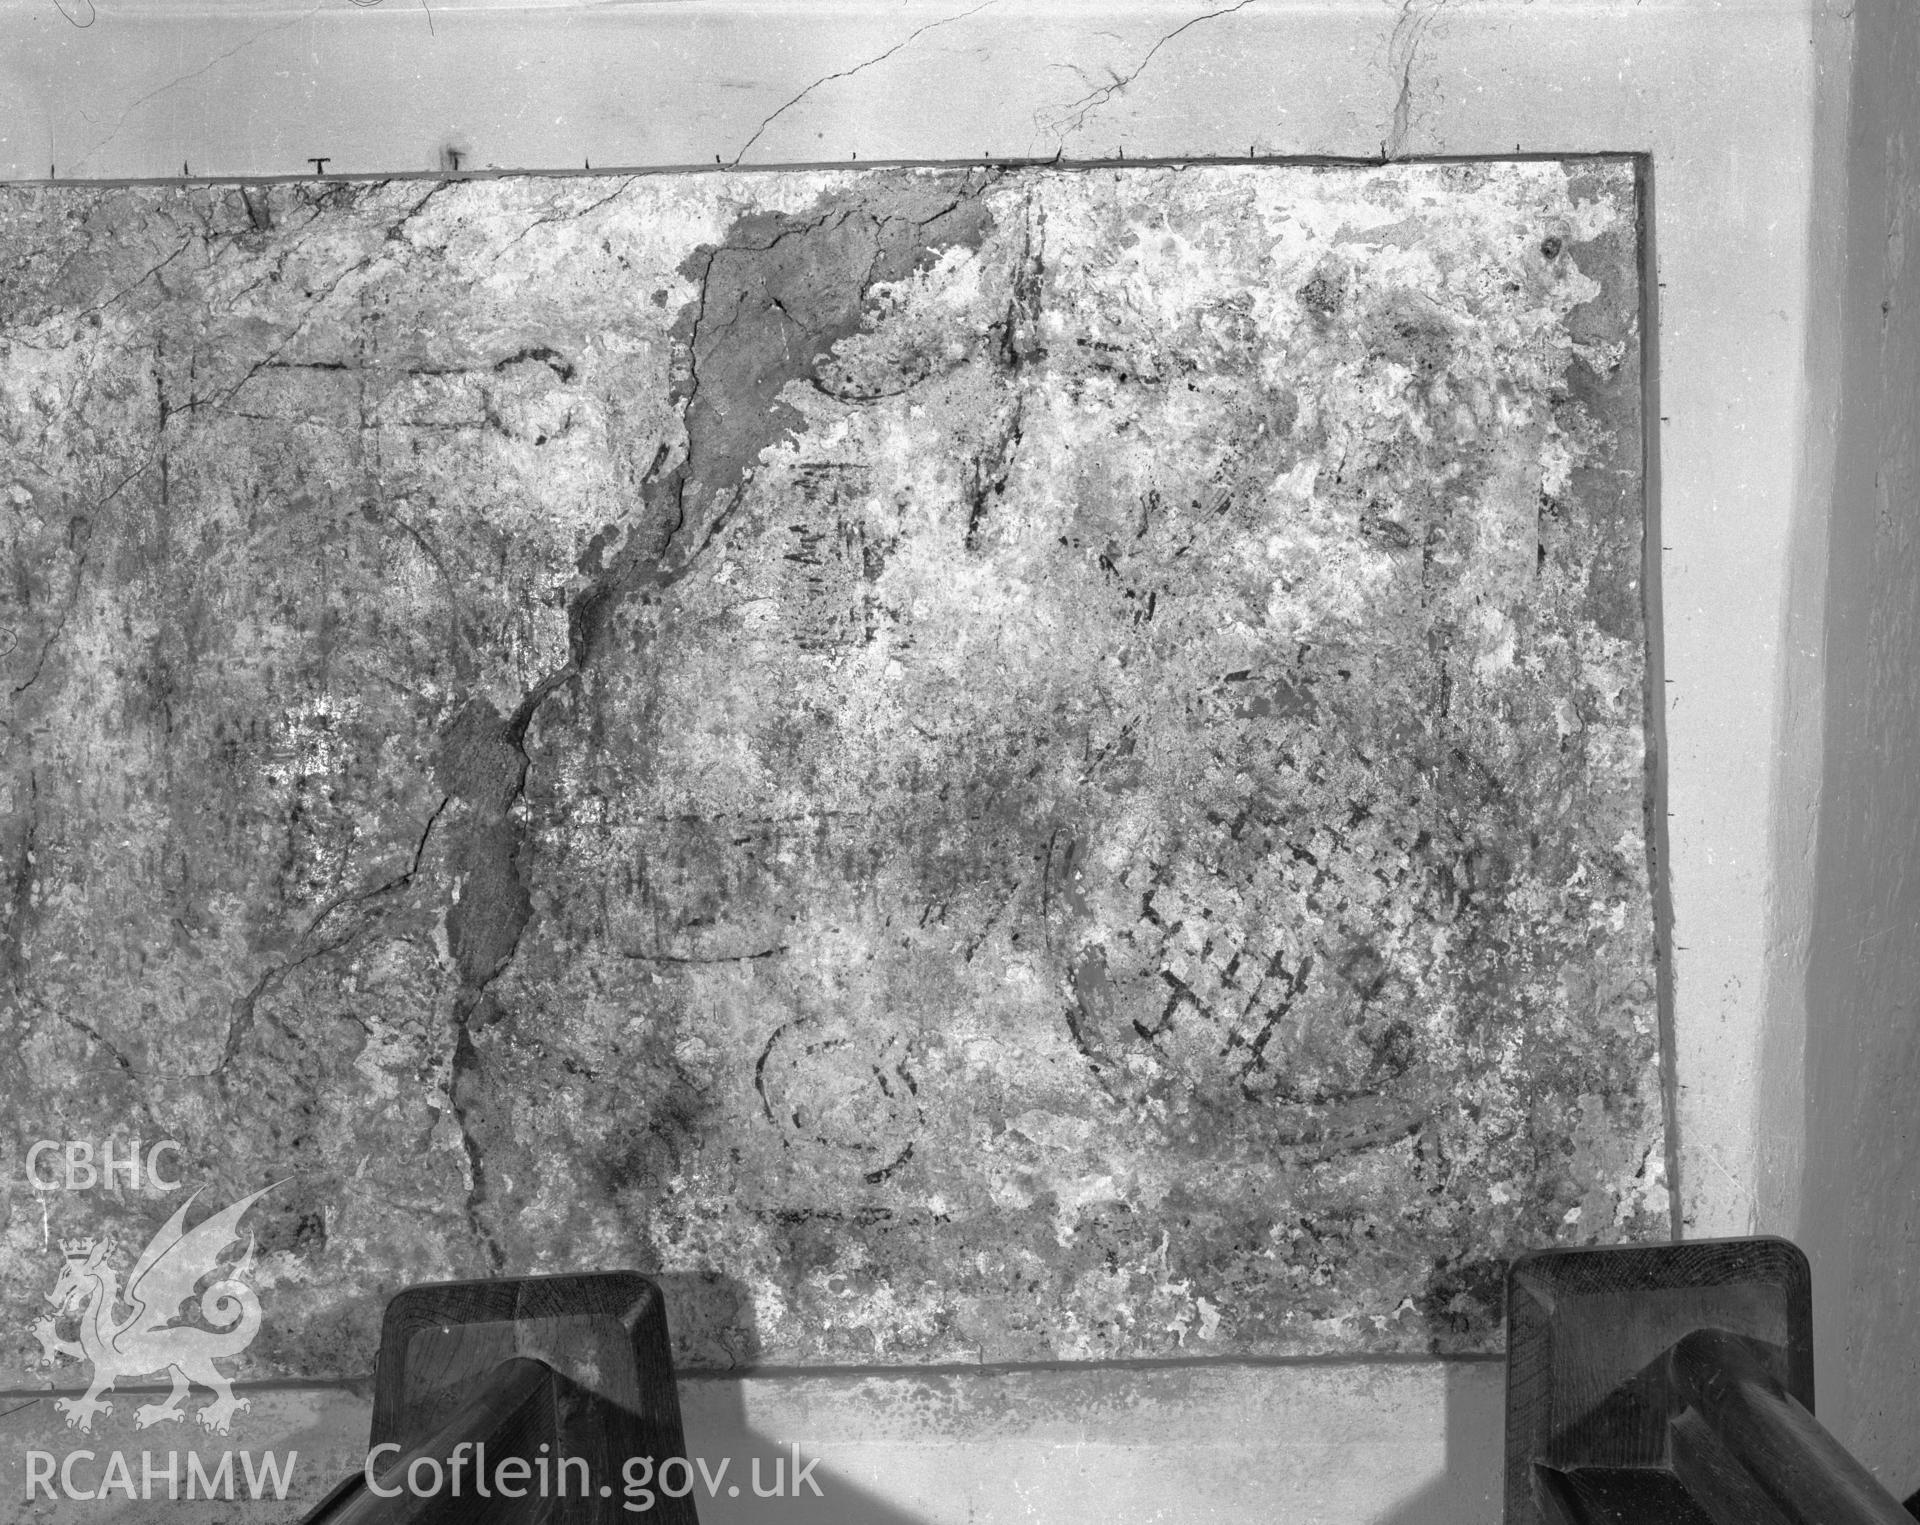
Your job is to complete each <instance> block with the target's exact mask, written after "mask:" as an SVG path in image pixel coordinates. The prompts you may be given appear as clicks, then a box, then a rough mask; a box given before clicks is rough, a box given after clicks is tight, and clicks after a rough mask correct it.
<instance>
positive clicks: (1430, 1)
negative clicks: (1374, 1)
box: [1380, 0, 1451, 159]
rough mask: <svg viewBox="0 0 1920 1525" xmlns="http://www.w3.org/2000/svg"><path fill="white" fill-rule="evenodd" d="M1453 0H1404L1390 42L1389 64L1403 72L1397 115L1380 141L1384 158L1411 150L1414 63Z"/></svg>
mask: <svg viewBox="0 0 1920 1525" xmlns="http://www.w3.org/2000/svg"><path fill="white" fill-rule="evenodd" d="M1450 3H1451V0H1400V15H1399V17H1398V19H1397V20H1396V21H1395V22H1394V24H1393V34H1392V36H1391V37H1390V38H1389V39H1388V42H1387V67H1388V69H1389V71H1390V72H1392V73H1394V74H1397V75H1399V77H1400V89H1399V93H1398V94H1397V95H1396V96H1395V97H1394V102H1393V114H1392V116H1391V117H1390V119H1389V121H1388V125H1387V135H1386V137H1385V138H1383V139H1382V140H1381V142H1380V157H1381V158H1382V159H1398V158H1400V157H1401V156H1402V155H1404V154H1405V153H1406V151H1407V136H1408V134H1409V133H1410V132H1411V131H1412V128H1413V66H1414V64H1415V63H1416V62H1417V61H1418V60H1419V57H1420V45H1421V44H1422V43H1423V42H1425V41H1426V36H1427V32H1428V29H1429V28H1431V27H1432V25H1433V23H1434V20H1435V18H1437V17H1438V16H1439V14H1440V13H1441V12H1442V11H1443V10H1445V9H1446V8H1447V6H1448V5H1449V4H1450Z"/></svg>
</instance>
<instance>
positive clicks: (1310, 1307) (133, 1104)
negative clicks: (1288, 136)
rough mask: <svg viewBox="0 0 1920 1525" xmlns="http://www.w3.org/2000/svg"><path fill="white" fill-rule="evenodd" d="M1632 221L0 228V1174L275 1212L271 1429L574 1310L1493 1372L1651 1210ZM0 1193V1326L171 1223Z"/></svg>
mask: <svg viewBox="0 0 1920 1525" xmlns="http://www.w3.org/2000/svg"><path fill="white" fill-rule="evenodd" d="M1636 208H1637V200H1636V184H1635V173H1634V170H1633V167H1632V162H1631V161H1628V160H1621V159H1608V160H1583V161H1569V162H1565V163H1552V162H1543V163H1510V164H1481V165H1455V166H1433V165H1428V166H1406V165H1396V166H1387V167H1381V168H1372V169H1339V170H1335V169H1308V168H1282V167H1276V166H1247V165H1241V166H1232V167H1227V166H1203V165H1190V166H1186V167H1157V168H1133V169H1103V170H1098V171H1090V170H1069V169H1051V170H1050V169H1043V168H1029V169H1023V170H1004V171H1002V170H984V169H975V170H961V169H955V170H941V171H898V170H893V171H874V172H810V173H782V174H769V175H756V176H723V175H712V176H704V175H693V176H662V177H645V176H639V177H621V178H614V179H607V178H581V179H578V180H525V179H505V180H493V181H484V182H481V181H459V180H449V181H429V182H386V183H335V184H325V183H313V184H298V185H289V184H280V185H273V186H264V185H255V186H248V187H246V188H241V187H237V186H231V185H228V186H205V187H193V188H157V187H137V188H122V189H86V190H81V189H71V188H58V189H25V188H22V189H15V190H11V191H9V192H8V193H7V215H6V217H5V219H4V230H3V231H0V238H4V240H5V243H6V248H5V250H4V269H5V271H6V275H5V277H4V279H5V280H6V281H7V283H8V287H9V291H8V312H9V318H8V322H7V326H6V328H5V330H4V343H5V346H6V348H5V351H4V360H0V418H4V421H5V427H6V428H7V430H8V433H9V439H8V458H9V462H10V465H9V468H8V469H9V475H8V479H7V482H6V484H5V491H6V493H7V499H6V503H5V505H4V509H5V513H6V524H7V533H8V537H9V541H10V545H9V557H10V563H11V566H12V568H13V574H12V583H11V587H10V589H9V600H10V602H9V608H8V611H7V619H8V624H9V627H10V629H11V631H12V640H13V646H12V650H11V653H10V655H9V656H8V657H7V662H8V670H9V674H10V678H9V681H10V686H11V687H12V689H13V690H14V694H13V699H14V709H13V714H12V720H11V728H10V730H9V732H8V735H7V745H8V753H7V769H6V780H7V784H8V787H9V788H10V789H11V791H12V798H11V806H12V809H11V811H10V814H9V817H8V819H9V820H10V821H11V822H12V823H13V824H12V826H11V827H10V836H9V839H8V841H7V843H6V844H5V853H6V861H7V862H8V863H9V864H11V865H12V884H13V898H12V904H11V910H10V919H9V922H8V933H7V935H8V937H9V939H10V948H11V952H12V955H13V959H14V967H15V969H16V970H17V975H16V992H17V997H16V1000H15V1002H14V1003H13V1004H12V1005H11V1006H10V1007H9V1009H8V1017H7V1020H8V1021H9V1022H10V1023H11V1024H12V1026H11V1031H12V1034H13V1037H14V1041H15V1043H16V1044H17V1047H18V1053H19V1056H20V1057H19V1064H18V1066H17V1068H16V1069H15V1070H14V1071H13V1072H12V1073H11V1074H10V1075H9V1076H8V1078H7V1079H6V1081H5V1082H4V1083H5V1084H6V1085H7V1086H8V1087H9V1088H10V1092H11V1095H10V1103H11V1105H10V1108H9V1112H10V1115H11V1116H12V1117H14V1118H15V1119H16V1120H17V1121H16V1123H15V1136H14V1138H13V1140H12V1142H13V1144H14V1145H15V1146H16V1148H17V1150H19V1151H24V1150H25V1148H26V1147H27V1146H28V1145H29V1144H30V1142H31V1141H32V1140H33V1139H35V1138H38V1137H42V1136H50V1137H61V1138H95V1139H102V1138H106V1137H109V1136H113V1137H116V1138H120V1139H122V1140H124V1138H125V1137H127V1136H129V1135H131V1134H135V1133H138V1134H140V1135H141V1136H142V1137H143V1138H145V1139H147V1140H149V1141H151V1140H153V1139H156V1138H159V1137H171V1138H177V1139H180V1140H182V1141H183V1143H184V1145H185V1150H184V1158H183V1161H182V1169H183V1171H184V1174H185V1176H186V1177H187V1178H188V1180H189V1182H190V1184H191V1185H193V1186H199V1185H202V1184H205V1185H206V1186H207V1187H208V1188H209V1192H210V1195H209V1197H208V1202H209V1203H212V1202H215V1201H221V1202H224V1201H226V1200H231V1199H232V1198H234V1197H237V1196H239V1195H241V1194H242V1193H244V1192H247V1191H251V1190H254V1189H256V1188H259V1187H261V1186H264V1185H266V1184H267V1183H268V1182H277V1183H280V1184H277V1185H275V1186H274V1187H273V1189H272V1190H271V1191H270V1192H269V1193H268V1195H267V1197H266V1198H263V1199H262V1201H261V1203H260V1204H259V1206H258V1207H257V1208H256V1209H255V1210H254V1213H255V1216H254V1218H253V1219H251V1220H250V1223H251V1224H252V1225H253V1232H254V1234H255V1242H254V1246H253V1249H252V1251H251V1252H250V1257H251V1258H250V1262H249V1270H250V1272H251V1273H252V1274H253V1276H254V1278H255V1280H256V1282H257V1284H258V1285H259V1286H260V1287H261V1288H262V1289H263V1293H262V1295H263V1296H265V1295H266V1294H267V1290H268V1289H270V1291H271V1299H272V1303H273V1307H274V1310H275V1316H274V1317H273V1319H271V1320H270V1321H269V1322H268V1324H267V1326H266V1327H265V1329H264V1330H263V1332H262V1334H261V1335H260V1337H259V1339H258V1340H257V1341H256V1342H255V1343H254V1344H253V1345H252V1347H251V1349H250V1350H249V1351H248V1352H247V1354H246V1356H245V1360H246V1362H248V1363H251V1366H252V1369H255V1370H258V1371H262V1372H284V1373H297V1374H320V1373H326V1372H336V1371H339V1372H353V1371H362V1370H365V1369H366V1367H367V1366H368V1365H369V1363H370V1359H371V1354H372V1343H373V1338H374V1331H375V1326H376V1322H377V1318H378V1313H379V1309H380V1307H381V1306H382V1304H383V1302H384V1300H385V1298H386V1296H387V1295H389V1294H390V1293H391V1292H392V1291H394V1290H396V1289H397V1288H398V1287H399V1286H401V1285H404V1284H406V1283H409V1282H413V1281H418V1280H422V1279H429V1278H434V1277H445V1276H458V1275H475V1274H488V1273H499V1272H509V1273H517V1272H531V1271H542V1270H549V1269H559V1268H563V1267H577V1266H580V1265H614V1264H635V1265H639V1266H641V1267H642V1268H660V1269H664V1270H666V1271H670V1272H674V1273H681V1277H682V1279H681V1281H680V1282H679V1283H678V1285H679V1286H680V1287H681V1289H682V1290H681V1292H680V1293H679V1294H678V1295H680V1296H681V1299H682V1300H681V1305H680V1306H679V1308H678V1309H677V1310H676V1337H677V1338H678V1340H679V1341H680V1347H681V1355H682V1357H683V1359H685V1360H687V1361H688V1362H689V1363H692V1364H727V1363H729V1362H732V1361H737V1360H742V1359H750V1358H755V1357H758V1358H761V1359H775V1360H794V1361H823V1360H825V1361H832V1360H884V1361H914V1360H928V1359H980V1358H986V1359H1022V1358H1052V1357H1096V1356H1134V1355H1149V1354H1168V1353H1180V1352H1186V1353H1221V1354H1246V1353H1278V1352H1296V1351H1324V1352H1359V1351H1369V1350H1397V1351H1416V1350H1427V1349H1436V1348H1438V1349H1483V1348H1489V1347H1491V1346H1492V1345H1494V1344H1495V1343H1496V1342H1497V1338H1498V1331H1499V1306H1498V1296H1499V1294H1498V1287H1499V1284H1500V1276H1501V1272H1502V1269H1503V1267H1504V1263H1505V1259H1506V1257H1507V1256H1508V1254H1509V1253H1510V1252H1511V1250H1512V1249H1513V1248H1515V1247H1517V1246H1522V1245H1525V1246H1532V1245H1537V1244H1540V1243H1544V1242H1588V1241H1592V1240H1595V1239H1600V1240H1605V1239H1612V1238H1619V1237H1632V1236H1645V1235H1650V1234H1658V1233H1662V1232H1664V1228H1665V1223H1666V1212H1667V1201H1666V1192H1665V1185H1664V1182H1663V1180H1662V1175H1661V1161H1662V1158H1663V1149H1662V1130H1661V1125H1660V1107H1659V1101H1658V1077H1657V1073H1656V1062H1655V1052H1656V1037H1655V1026H1656V1019H1655V1012H1654V999H1653V967H1654V965H1653V943H1652V913H1651V908H1650V901H1649V891H1648V878H1647V857H1646V848H1645V822H1646V785H1647V774H1646V764H1645V752H1644V749H1643V743H1642V727H1643V717H1644V713H1645V709H1644V706H1645V691H1644V685H1645V682H1646V671H1645V664H1644V635H1645V632H1644V629H1643V624H1642V613H1641V589H1640V584H1639V578H1640V567H1641V557H1642V545H1641V533H1642V524H1643V517H1642V503H1643V498H1642V490H1641V482H1640V477H1639V470H1640V460H1641V445H1640V428H1641V420H1640V405H1641V394H1640V351H1639V345H1640V335H1639V330H1638V321H1639V299H1640V292H1639V286H1638V280H1639V277H1638V246H1639V242H1638V234H1639V230H1638V225H1637V212H1636ZM14 1158H15V1160H16V1161H17V1160H18V1159H19V1154H18V1153H16V1154H15V1156H14ZM9 1177H10V1179H9V1185H8V1187H7V1190H8V1191H9V1193H10V1196H9V1198H8V1206H9V1218H8V1224H7V1228H6V1235H7V1238H6V1242H5V1243H6V1251H5V1260H4V1262H0V1277H4V1282H5V1285H6V1287H7V1288H8V1291H7V1298H8V1300H9V1305H13V1306H26V1305H27V1304H28V1303H29V1302H30V1301H31V1300H32V1299H34V1298H36V1297H37V1296H38V1295H39V1293H40V1291H41V1290H43V1284H45V1283H47V1282H48V1281H49V1280H50V1277H51V1273H52V1270H53V1269H55V1265H54V1262H56V1261H57V1259H58V1254H57V1247H56V1246H54V1245H53V1243H52V1238H53V1237H59V1238H64V1237H68V1236H74V1235H82V1234H88V1235H102V1234H107V1235H111V1236H113V1237H114V1239H115V1241H116V1242H117V1243H124V1244H127V1245H129V1246H134V1245H138V1244H140V1243H144V1242H145V1241H146V1237H147V1236H149V1235H151V1234H152V1233H153V1231H154V1230H155V1229H157V1228H158V1227H159V1225H160V1223H161V1221H162V1220H163V1219H164V1218H165V1217H166V1215H167V1213H168V1212H169V1211H171V1209H172V1207H173V1206H174V1205H175V1202H176V1199H173V1198H167V1197H164V1196H163V1195H157V1194H153V1193H146V1194H141V1193H127V1192H113V1193H102V1192H93V1193H84V1192H82V1193H75V1194H69V1195H63V1196H60V1197H58V1198H57V1199H49V1198H48V1197H46V1196H44V1195H42V1196H41V1197H40V1199H39V1200H38V1201H36V1200H35V1197H34V1194H33V1193H31V1192H29V1191H27V1190H25V1189H24V1187H23V1185H22V1179H23V1173H22V1172H21V1171H19V1170H18V1169H15V1170H12V1171H10V1172H9ZM223 1193H224V1196H223V1195H222V1194H223ZM56 1218H57V1220H58V1221H57V1222H54V1221H53V1220H54V1219H56ZM689 1274H691V1276H692V1277H693V1279H692V1280H689V1279H688V1276H689ZM701 1274H706V1275H710V1276H711V1277H712V1278H713V1286H714V1287H715V1288H720V1287H722V1286H731V1285H733V1284H734V1283H736V1282H737V1284H738V1285H739V1286H741V1287H742V1288H744V1296H743V1297H741V1298H735V1299H732V1300H729V1297H728V1296H725V1295H722V1294H721V1293H720V1292H718V1291H716V1292H715V1295H714V1296H713V1297H710V1298H704V1299H703V1298H701V1297H699V1296H697V1295H695V1294H693V1293H689V1292H686V1291H685V1288H687V1287H690V1286H697V1285H698V1281H697V1277H698V1276H699V1275H701ZM728 1279H731V1280H728ZM19 1338H20V1343H19V1345H18V1346H17V1353H18V1355H19V1357H20V1358H21V1359H22V1360H23V1361H24V1359H25V1358H26V1357H28V1356H29V1355H32V1354H34V1353H35V1352H34V1351H33V1349H32V1344H31V1342H30V1341H29V1340H27V1339H26V1336H25V1332H24V1331H22V1332H21V1335H20V1337H19Z"/></svg>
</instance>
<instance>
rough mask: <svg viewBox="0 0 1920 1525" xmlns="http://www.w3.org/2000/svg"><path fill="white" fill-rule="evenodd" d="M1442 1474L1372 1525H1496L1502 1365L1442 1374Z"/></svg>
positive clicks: (1465, 1365) (1475, 1365)
mask: <svg viewBox="0 0 1920 1525" xmlns="http://www.w3.org/2000/svg"><path fill="white" fill-rule="evenodd" d="M1446 1405H1447V1460H1446V1469H1445V1470H1444V1471H1443V1472H1442V1473H1441V1474H1440V1475H1439V1476H1438V1477H1436V1478H1434V1479H1433V1480H1432V1481H1431V1482H1429V1483H1427V1484H1426V1485H1425V1486H1424V1487H1423V1488H1421V1489H1420V1490H1419V1492H1417V1493H1414V1494H1411V1495H1409V1496H1408V1497H1407V1498H1404V1499H1402V1500H1401V1501H1400V1502H1399V1503H1398V1504H1396V1505H1394V1506H1393V1508H1392V1509H1390V1510H1388V1511H1387V1512H1386V1513H1385V1514H1383V1515H1381V1516H1380V1517H1379V1518H1378V1519H1377V1520H1376V1521H1374V1522H1373V1525H1439V1522H1453V1521H1459V1522H1462V1525H1465V1522H1468V1521H1476V1522H1477V1521H1484V1520H1497V1519H1499V1518H1500V1511H1501V1507H1502V1498H1501V1490H1502V1488H1503V1486H1504V1483H1503V1478H1504V1474H1505V1465H1506V1463H1505V1449H1506V1365H1505V1363H1504V1362H1493V1361H1486V1362H1480V1361H1475V1362H1461V1363H1457V1364H1450V1365H1449V1366H1448V1367H1447V1374H1446Z"/></svg>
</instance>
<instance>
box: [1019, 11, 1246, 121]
mask: <svg viewBox="0 0 1920 1525" xmlns="http://www.w3.org/2000/svg"><path fill="white" fill-rule="evenodd" d="M1253 3H1254V0H1238V3H1237V4H1234V5H1226V6H1222V7H1221V8H1220V9H1219V10H1216V11H1207V12H1205V13H1204V14H1202V15H1199V16H1195V17H1193V18H1192V19H1191V20H1188V21H1184V22H1182V23H1181V24H1180V25H1179V26H1177V27H1175V28H1174V29H1173V30H1172V31H1171V32H1168V33H1167V34H1166V35H1165V36H1164V37H1162V38H1161V39H1160V40H1159V41H1158V42H1156V43H1155V44H1154V45H1153V46H1152V47H1150V48H1148V49H1147V51H1146V54H1145V56H1144V57H1142V58H1141V60H1140V62H1139V63H1137V64H1135V65H1134V66H1133V69H1132V70H1131V71H1130V72H1129V73H1126V74H1120V73H1118V72H1117V71H1115V70H1114V69H1113V68H1112V67H1111V66H1109V67H1108V70H1107V74H1108V77H1109V78H1108V83H1106V84H1104V85H1100V86H1098V87H1096V88H1095V89H1093V90H1090V91H1088V92H1087V93H1086V94H1085V95H1083V96H1081V97H1080V99H1079V100H1077V101H1073V102H1070V103H1069V104H1068V105H1066V106H1064V107H1062V108H1061V110H1060V113H1059V115H1058V116H1056V117H1055V118H1054V119H1053V121H1052V122H1051V123H1050V124H1049V125H1048V127H1047V129H1046V130H1047V131H1048V132H1050V133H1051V134H1052V135H1053V136H1054V137H1055V138H1056V140H1058V139H1064V138H1065V137H1066V136H1067V134H1069V133H1073V132H1078V131H1079V130H1080V129H1081V128H1082V127H1084V126H1085V125H1086V121H1087V118H1088V117H1090V116H1092V115H1093V113H1094V112H1096V111H1098V110H1099V109H1100V108H1101V107H1102V106H1105V105H1106V104H1107V102H1109V101H1111V100H1112V99H1113V98H1114V97H1115V96H1116V95H1119V94H1120V93H1121V92H1122V91H1124V90H1125V89H1126V88H1127V86H1129V85H1131V84H1132V83H1133V82H1134V81H1135V80H1136V79H1138V78H1139V77H1140V76H1141V75H1142V74H1144V73H1145V72H1146V69H1147V65H1148V64H1150V63H1152V62H1153V60H1154V58H1155V56H1156V55H1157V54H1158V53H1159V52H1160V50H1161V49H1162V48H1164V47H1165V46H1166V45H1167V44H1168V43H1170V42H1172V41H1173V39H1174V38H1176V37H1178V36H1179V35H1180V34H1181V33H1182V32H1185V31H1188V30H1189V29H1191V28H1193V27H1196V26H1199V25H1200V24H1201V23H1202V22H1204V21H1215V20H1218V19H1219V18H1220V17H1222V16H1231V15H1232V14H1233V13H1234V12H1235V11H1243V10H1245V9H1246V8H1247V7H1248V6H1249V5H1252V4H1253Z"/></svg>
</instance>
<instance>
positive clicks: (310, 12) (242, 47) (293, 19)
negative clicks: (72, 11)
mask: <svg viewBox="0 0 1920 1525" xmlns="http://www.w3.org/2000/svg"><path fill="white" fill-rule="evenodd" d="M89 3H91V0H89ZM320 10H321V7H320V6H319V5H318V4H315V5H311V6H309V7H307V9H305V10H303V11H297V12H295V13H294V14H293V15H291V16H289V17H288V18H287V19H286V20H285V21H282V22H280V23H278V24H277V25H275V26H268V27H262V28H261V29H260V30H259V31H257V32H254V33H252V34H251V35H249V36H247V37H245V38H242V39H241V40H240V41H239V42H236V43H235V44H234V45H233V46H232V47H230V48H228V49H227V50H226V52H224V53H216V54H215V55H214V56H213V57H212V58H210V59H208V60H207V61H206V62H205V63H204V64H202V65H201V66H200V67H199V68H197V69H189V70H188V71H187V72H186V73H185V74H181V75H177V76H176V77H174V78H173V79H170V80H168V81H167V82H166V83H165V84H164V85H155V86H154V87H153V89H151V90H149V91H148V92H147V93H146V94H145V95H143V96H141V97H140V98H139V99H137V100H135V101H134V102H132V103H131V104H130V105H129V106H128V107H127V109H126V110H125V111H123V112H121V113H120V116H119V119H118V120H116V121H115V122H114V124H113V126H112V127H111V128H110V129H108V132H107V135H106V136H105V137H104V138H101V139H100V140H99V141H98V142H97V143H95V144H94V145H93V147H92V148H90V149H88V150H87V151H86V152H85V153H84V154H82V155H81V156H80V157H79V158H78V159H75V160H74V161H73V163H72V164H70V165H68V166H67V173H68V174H70V175H71V174H74V173H76V172H77V171H78V170H79V168H80V166H81V165H83V164H85V163H86V162H87V161H88V160H89V159H91V158H92V157H93V156H94V155H95V154H97V153H99V152H100V150H101V149H103V148H105V147H106V146H107V145H108V144H109V143H111V142H112V141H113V140H114V139H115V138H117V137H119V136H120V131H121V129H122V128H124V127H125V126H126V125H127V119H128V118H129V117H131V116H132V115H133V114H134V112H136V111H138V110H139V109H140V108H141V107H142V106H144V105H146V104H147V102H148V101H150V100H153V99H154V98H155V97H156V96H161V95H165V94H166V93H167V92H168V91H169V90H172V89H175V88H176V87H178V86H180V85H184V84H186V83H187V81H189V80H194V79H198V78H199V77H200V76H201V75H203V74H205V73H207V72H209V71H210V70H212V69H216V68H218V67H219V66H220V65H221V64H223V63H225V62H226V61H227V60H228V59H229V58H232V57H233V55H234V54H236V53H241V52H244V51H246V49H248V48H250V47H252V46H253V45H254V44H255V43H256V42H259V41H260V40H261V39H262V38H263V37H271V36H272V35H273V34H274V33H275V32H284V31H286V30H287V28H288V27H291V26H297V25H298V24H299V23H301V22H303V21H309V20H311V19H312V18H313V17H314V16H316V15H318V14H319V12H320Z"/></svg>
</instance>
